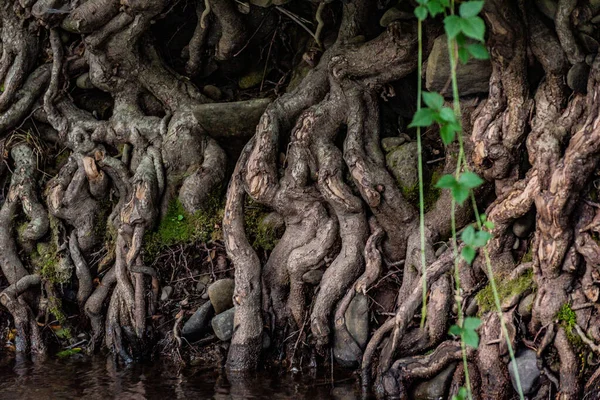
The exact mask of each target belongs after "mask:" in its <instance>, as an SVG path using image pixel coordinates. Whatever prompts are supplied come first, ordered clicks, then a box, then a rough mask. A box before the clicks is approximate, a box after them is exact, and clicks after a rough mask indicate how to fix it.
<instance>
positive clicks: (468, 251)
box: [460, 246, 475, 264]
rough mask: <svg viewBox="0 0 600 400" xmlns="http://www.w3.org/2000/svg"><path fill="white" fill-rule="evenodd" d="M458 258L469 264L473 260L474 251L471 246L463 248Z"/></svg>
mask: <svg viewBox="0 0 600 400" xmlns="http://www.w3.org/2000/svg"><path fill="white" fill-rule="evenodd" d="M460 256H461V257H462V258H463V259H464V260H465V261H466V262H468V263H469V264H471V263H472V262H473V260H474V259H475V249H474V248H472V247H471V246H465V247H463V249H462V250H461V252H460Z"/></svg>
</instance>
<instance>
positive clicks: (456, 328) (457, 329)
mask: <svg viewBox="0 0 600 400" xmlns="http://www.w3.org/2000/svg"><path fill="white" fill-rule="evenodd" d="M462 331H463V330H462V328H461V327H460V326H458V325H452V326H451V327H450V330H449V331H448V332H450V334H451V335H455V336H459V335H460V334H461V333H462Z"/></svg>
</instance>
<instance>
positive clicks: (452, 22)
mask: <svg viewBox="0 0 600 400" xmlns="http://www.w3.org/2000/svg"><path fill="white" fill-rule="evenodd" d="M461 20H462V19H461V18H460V17H459V16H457V15H448V16H447V17H446V18H444V29H445V30H446V34H447V35H448V37H449V38H450V39H454V38H455V37H456V35H458V34H459V33H460V31H461Z"/></svg>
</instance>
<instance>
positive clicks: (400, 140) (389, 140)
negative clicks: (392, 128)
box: [381, 135, 409, 153]
mask: <svg viewBox="0 0 600 400" xmlns="http://www.w3.org/2000/svg"><path fill="white" fill-rule="evenodd" d="M408 141H409V139H408V138H407V137H406V136H404V135H403V136H394V137H386V138H383V139H381V147H383V150H384V151H385V152H386V153H389V152H390V151H392V150H394V149H395V148H396V147H399V146H402V145H403V144H404V143H406V142H408Z"/></svg>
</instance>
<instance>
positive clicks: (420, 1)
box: [417, 0, 429, 6]
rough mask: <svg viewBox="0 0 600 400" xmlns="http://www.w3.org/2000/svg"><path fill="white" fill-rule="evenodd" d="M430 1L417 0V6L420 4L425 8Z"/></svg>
mask: <svg viewBox="0 0 600 400" xmlns="http://www.w3.org/2000/svg"><path fill="white" fill-rule="evenodd" d="M428 1H429V0H417V4H420V5H423V6H424V5H425V4H427V2H428Z"/></svg>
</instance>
